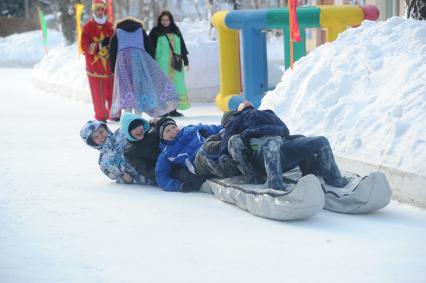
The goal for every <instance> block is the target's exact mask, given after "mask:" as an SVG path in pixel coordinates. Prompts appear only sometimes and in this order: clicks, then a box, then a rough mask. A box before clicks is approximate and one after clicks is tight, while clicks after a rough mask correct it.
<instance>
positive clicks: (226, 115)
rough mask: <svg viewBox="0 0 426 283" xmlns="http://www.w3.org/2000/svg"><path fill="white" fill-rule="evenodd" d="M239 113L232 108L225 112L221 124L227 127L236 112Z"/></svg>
mask: <svg viewBox="0 0 426 283" xmlns="http://www.w3.org/2000/svg"><path fill="white" fill-rule="evenodd" d="M236 113H238V111H236V110H231V111H227V112H225V113H223V116H222V120H221V121H220V124H221V125H222V126H224V127H226V126H227V125H228V123H229V121H230V120H231V118H232V117H233V116H234V114H236Z"/></svg>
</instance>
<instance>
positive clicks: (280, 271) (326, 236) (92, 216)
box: [0, 68, 426, 283]
mask: <svg viewBox="0 0 426 283" xmlns="http://www.w3.org/2000/svg"><path fill="white" fill-rule="evenodd" d="M31 75H32V71H31V70H30V69H12V68H7V69H4V68H0V82H1V83H0V85H1V90H2V91H1V92H2V95H0V109H1V111H0V121H1V123H0V137H1V138H0V156H1V158H0V227H1V229H0V282H2V283H27V282H31V283H47V282H52V283H53V282H54V283H56V282H70V283H76V282H78V283H82V282H88V283H89V282H90V283H93V282H102V283H107V282H111V283H116V282H126V283H130V282H284V281H285V282H356V283H358V282H386V283H388V282H414V283H415V282H419V283H420V282H424V278H425V277H426V261H424V260H423V259H424V258H425V257H426V246H425V245H424V239H425V237H426V211H425V210H421V209H417V208H414V207H410V206H406V205H401V204H398V203H391V204H390V205H389V206H388V207H386V208H385V209H383V210H381V211H379V212H376V213H373V214H369V215H342V214H336V213H331V212H327V211H322V212H320V213H319V214H317V215H316V216H314V217H312V218H310V219H306V220H304V221H295V222H279V221H271V220H267V219H263V218H258V217H255V216H253V215H251V214H249V213H247V212H245V211H243V210H240V209H238V208H236V207H235V206H232V205H229V204H226V203H223V202H221V201H219V200H217V199H215V198H214V197H213V196H212V195H208V194H202V193H189V194H182V193H167V192H164V191H162V190H160V189H158V188H156V187H149V186H139V185H119V184H115V183H114V182H112V181H110V180H109V179H107V178H106V177H105V176H103V175H102V174H101V172H100V171H99V168H98V166H97V152H96V151H95V150H93V149H92V148H89V147H88V146H87V145H85V144H84V143H83V141H82V140H81V139H80V137H79V129H80V127H81V125H82V124H83V123H84V122H85V121H86V120H87V119H90V118H91V116H92V109H91V107H92V106H91V105H90V104H88V103H83V102H79V101H74V100H71V99H68V98H64V97H61V96H55V95H50V94H47V93H44V92H42V91H41V90H39V89H36V88H34V87H33V86H32V84H31ZM185 114H186V117H185V118H182V119H179V120H178V121H179V123H182V124H187V123H195V122H199V121H202V122H205V123H218V122H219V118H220V112H219V111H218V110H217V109H216V108H215V107H214V106H213V105H212V104H195V105H194V106H193V108H192V109H191V110H189V111H186V112H185ZM116 126H117V125H114V124H113V125H112V127H113V128H115V127H116Z"/></svg>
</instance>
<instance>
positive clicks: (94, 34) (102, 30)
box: [81, 0, 119, 122]
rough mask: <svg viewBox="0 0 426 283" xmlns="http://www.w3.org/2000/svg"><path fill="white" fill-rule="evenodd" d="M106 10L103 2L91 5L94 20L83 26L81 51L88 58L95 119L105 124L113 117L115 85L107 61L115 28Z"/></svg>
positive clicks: (87, 69) (94, 2) (95, 1)
mask: <svg viewBox="0 0 426 283" xmlns="http://www.w3.org/2000/svg"><path fill="white" fill-rule="evenodd" d="M106 9H107V6H106V3H105V2H104V1H102V0H94V1H93V2H92V12H93V14H92V18H91V19H90V20H89V21H88V22H87V23H86V24H85V25H84V26H83V32H82V36H81V50H82V51H83V53H84V55H85V57H86V71H87V77H88V78H89V85H90V91H91V94H92V101H93V107H94V110H95V119H96V120H98V121H103V122H106V120H107V119H109V118H110V108H111V100H112V90H113V83H114V79H113V76H114V75H113V70H111V69H110V64H109V58H108V56H109V54H108V53H109V51H108V48H109V42H110V39H111V37H112V34H113V32H114V29H113V26H112V24H111V23H110V22H109V21H108V20H107V18H106ZM115 120H119V118H118V119H117V118H116V119H115Z"/></svg>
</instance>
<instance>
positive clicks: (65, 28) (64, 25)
mask: <svg viewBox="0 0 426 283" xmlns="http://www.w3.org/2000/svg"><path fill="white" fill-rule="evenodd" d="M73 4H74V1H72V0H59V12H60V13H61V29H62V33H63V35H64V37H65V44H66V45H71V44H73V43H74V42H75V39H76V38H75V37H76V34H75V20H74V5H73Z"/></svg>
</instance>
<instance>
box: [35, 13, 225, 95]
mask: <svg viewBox="0 0 426 283" xmlns="http://www.w3.org/2000/svg"><path fill="white" fill-rule="evenodd" d="M177 25H178V26H179V28H180V29H181V31H182V34H183V36H184V39H185V42H186V45H187V48H188V51H189V66H190V70H189V71H188V72H187V73H186V83H187V87H188V88H189V89H196V88H211V87H217V86H218V85H219V53H218V50H217V42H216V41H212V40H211V39H210V35H209V29H210V24H209V23H208V22H207V21H205V20H195V21H192V20H189V19H185V20H184V21H182V22H178V23H177ZM33 82H34V84H35V85H36V86H38V87H40V88H42V89H45V90H47V91H49V92H53V93H57V94H60V95H63V96H71V97H73V98H75V99H78V100H82V101H90V100H91V96H90V90H89V85H88V82H87V77H86V71H85V60H84V55H79V54H78V52H77V44H73V45H71V46H59V47H57V48H56V49H54V50H52V51H51V52H49V54H48V55H47V56H45V57H44V58H43V59H42V60H41V62H40V63H38V64H37V65H36V66H35V67H34V72H33Z"/></svg>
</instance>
